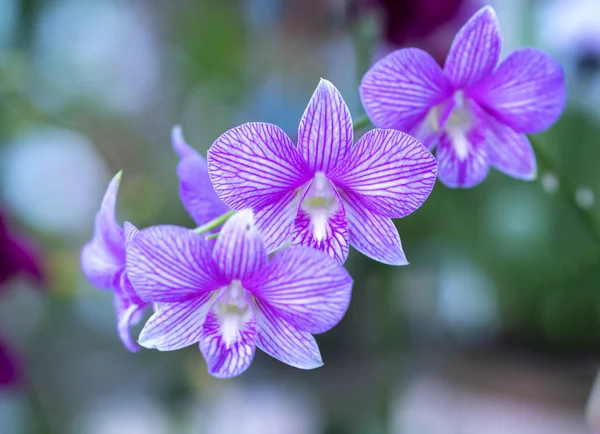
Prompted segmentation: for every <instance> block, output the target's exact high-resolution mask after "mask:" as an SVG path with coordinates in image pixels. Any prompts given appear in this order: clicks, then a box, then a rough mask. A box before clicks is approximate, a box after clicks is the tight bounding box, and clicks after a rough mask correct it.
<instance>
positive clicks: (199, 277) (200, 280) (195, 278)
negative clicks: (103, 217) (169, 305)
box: [127, 225, 227, 302]
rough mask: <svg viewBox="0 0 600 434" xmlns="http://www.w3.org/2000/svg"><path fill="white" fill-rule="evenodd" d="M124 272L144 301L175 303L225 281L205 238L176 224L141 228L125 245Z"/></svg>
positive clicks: (209, 289)
mask: <svg viewBox="0 0 600 434" xmlns="http://www.w3.org/2000/svg"><path fill="white" fill-rule="evenodd" d="M127 275H128V276H129V279H130V280H131V283H132V284H133V287H134V288H135V291H136V292H137V294H138V295H139V296H140V297H141V298H142V299H144V300H146V301H152V302H178V301H183V300H186V299H190V298H194V297H198V296H200V295H202V294H203V293H205V292H207V291H213V290H216V289H218V288H220V287H221V286H224V285H226V284H227V282H225V281H224V280H223V277H222V276H221V274H220V273H219V270H218V267H217V265H216V264H215V262H214V260H213V258H212V255H211V251H210V249H209V248H208V245H207V243H206V241H205V240H204V237H203V236H201V235H198V234H196V233H194V232H193V231H191V230H189V229H186V228H182V227H178V226H167V225H164V226H153V227H150V228H147V229H143V230H141V231H140V232H139V233H138V234H137V235H136V236H135V237H134V238H133V239H132V240H131V242H130V244H129V246H128V247H127Z"/></svg>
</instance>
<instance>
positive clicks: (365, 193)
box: [208, 80, 437, 265]
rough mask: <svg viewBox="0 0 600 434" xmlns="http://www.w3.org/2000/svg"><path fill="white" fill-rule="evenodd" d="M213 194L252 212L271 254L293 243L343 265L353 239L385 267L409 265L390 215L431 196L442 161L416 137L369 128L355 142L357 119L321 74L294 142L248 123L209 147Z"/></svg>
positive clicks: (278, 132)
mask: <svg viewBox="0 0 600 434" xmlns="http://www.w3.org/2000/svg"><path fill="white" fill-rule="evenodd" d="M208 171H209V174H210V178H211V181H212V184H213V187H214V189H215V191H216V193H217V194H218V195H219V197H220V198H221V200H222V201H223V202H224V203H225V204H227V205H228V206H230V207H231V208H234V209H244V208H250V209H252V210H253V211H254V213H255V216H256V225H257V227H258V228H259V230H260V231H261V232H262V233H263V235H264V237H265V243H266V245H267V249H268V250H269V251H273V250H276V249H277V248H279V247H281V246H282V245H284V244H285V243H287V242H291V243H292V244H300V245H305V246H310V247H313V248H315V249H318V250H321V251H324V252H326V253H328V254H329V255H330V256H332V257H334V258H335V259H336V260H337V261H339V262H340V263H343V262H344V261H345V260H346V258H347V256H348V249H349V245H352V246H354V247H355V248H356V249H357V250H358V251H360V252H361V253H363V254H365V255H367V256H369V257H371V258H373V259H375V260H377V261H380V262H383V263H386V264H392V265H405V264H407V261H406V256H405V255H404V251H403V250H402V245H401V243H400V236H399V235H398V231H397V230H396V227H395V226H394V224H393V223H392V221H391V220H390V219H392V218H400V217H405V216H407V215H408V214H410V213H412V212H413V211H415V210H416V209H417V208H419V207H420V206H421V204H422V203H423V202H424V201H425V200H426V199H427V197H428V196H429V193H430V192H431V190H432V188H433V185H434V183H435V179H436V174H437V162H436V161H435V158H433V155H432V154H431V153H430V152H429V150H427V148H426V147H425V146H423V145H422V144H421V143H420V142H419V141H417V140H416V139H414V138H413V137H411V136H409V135H407V134H405V133H402V132H399V131H395V130H391V129H386V130H383V129H380V130H373V131H370V132H369V133H367V134H365V135H364V136H363V137H362V138H361V139H360V140H359V141H358V142H357V143H356V144H355V145H353V128H352V119H351V117H350V112H349V110H348V107H347V106H346V103H345V102H344V100H343V99H342V96H341V95H340V93H339V92H338V90H337V89H336V88H335V87H334V86H333V84H331V83H330V82H329V81H327V80H321V82H320V83H319V86H318V87H317V89H316V91H315V93H314V95H313V96H312V98H311V100H310V102H309V103H308V107H307V108H306V111H305V112H304V115H303V116H302V119H301V120H300V127H299V129H298V143H297V146H295V145H294V143H293V142H292V140H291V139H290V138H289V137H288V136H287V135H286V134H285V133H284V132H283V131H282V130H281V129H280V128H279V127H277V126H275V125H271V124H266V123H247V124H244V125H241V126H239V127H236V128H233V129H231V130H229V131H227V132H225V133H224V134H223V135H222V136H221V137H219V138H218V139H217V140H216V141H215V143H214V144H213V145H212V147H211V148H210V149H209V151H208Z"/></svg>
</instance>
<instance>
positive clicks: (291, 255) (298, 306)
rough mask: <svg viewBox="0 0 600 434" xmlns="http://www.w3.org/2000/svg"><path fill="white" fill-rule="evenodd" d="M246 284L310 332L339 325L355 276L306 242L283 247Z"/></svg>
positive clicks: (291, 320)
mask: <svg viewBox="0 0 600 434" xmlns="http://www.w3.org/2000/svg"><path fill="white" fill-rule="evenodd" d="M243 284H244V288H246V289H247V290H248V291H250V292H251V293H252V294H253V295H254V296H255V297H256V298H257V299H258V300H260V301H261V302H263V303H266V304H267V305H268V306H269V307H270V308H272V309H273V314H276V315H278V316H279V317H280V318H282V319H284V320H285V321H287V322H288V323H290V325H292V326H293V327H295V328H297V329H298V330H302V331H307V332H309V333H323V332H326V331H327V330H329V329H331V328H332V327H333V326H335V325H336V324H337V323H338V322H339V321H340V320H341V319H342V317H343V316H344V314H345V313H346V310H347V309H348V305H349V304H350V296H351V293H352V278H351V277H350V275H349V274H348V272H347V271H346V270H345V269H344V267H342V266H341V265H340V264H338V263H337V262H336V261H335V260H334V259H333V258H331V257H329V256H328V255H326V254H324V253H323V252H319V251H317V250H314V249H311V248H308V247H302V246H291V247H288V248H286V249H283V250H282V251H281V252H279V253H277V254H276V255H275V256H274V257H273V259H272V260H271V262H269V264H267V266H266V267H264V268H263V269H262V270H261V271H260V272H258V273H256V274H255V275H254V276H253V277H252V278H250V279H248V280H246V281H244V282H243Z"/></svg>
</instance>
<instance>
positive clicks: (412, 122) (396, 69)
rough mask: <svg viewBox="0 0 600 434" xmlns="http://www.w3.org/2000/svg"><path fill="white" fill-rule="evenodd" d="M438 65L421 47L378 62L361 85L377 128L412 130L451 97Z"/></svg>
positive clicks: (368, 112) (370, 115)
mask: <svg viewBox="0 0 600 434" xmlns="http://www.w3.org/2000/svg"><path fill="white" fill-rule="evenodd" d="M452 91H453V89H452V86H451V85H450V83H449V81H448V79H447V78H446V77H445V76H444V74H443V72H442V69H441V68H440V66H439V65H438V64H437V62H436V61H435V60H434V59H433V58H432V57H431V56H430V55H429V54H428V53H426V52H425V51H423V50H421V49H419V48H403V49H400V50H396V51H394V52H392V53H391V54H388V55H387V56H386V57H384V58H383V59H381V60H379V61H378V62H377V63H375V65H373V66H372V67H371V69H369V71H367V73H366V74H365V75H364V77H363V79H362V82H361V85H360V97H361V100H362V103H363V107H364V108H365V111H366V113H367V116H369V119H370V120H371V122H373V125H375V126H376V127H377V128H393V129H396V130H401V131H409V130H413V129H414V128H415V127H416V126H417V125H418V124H420V123H422V122H423V121H424V119H425V118H426V117H427V114H428V113H429V111H430V110H431V109H432V108H433V107H434V106H436V105H437V104H440V103H441V102H442V101H444V100H445V99H447V98H449V97H450V96H451V95H452Z"/></svg>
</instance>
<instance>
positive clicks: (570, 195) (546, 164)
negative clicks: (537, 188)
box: [528, 136, 600, 247]
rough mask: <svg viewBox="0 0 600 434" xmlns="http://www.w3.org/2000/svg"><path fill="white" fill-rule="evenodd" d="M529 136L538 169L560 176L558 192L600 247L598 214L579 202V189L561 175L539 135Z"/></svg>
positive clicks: (544, 172)
mask: <svg viewBox="0 0 600 434" xmlns="http://www.w3.org/2000/svg"><path fill="white" fill-rule="evenodd" d="M528 137H529V142H530V143H531V146H532V147H533V150H534V152H535V155H536V158H537V162H538V171H539V172H541V173H542V174H549V175H554V176H556V178H558V190H557V191H558V193H559V194H560V195H561V196H562V197H563V199H564V200H565V201H566V202H567V203H568V204H569V205H570V206H571V208H573V210H574V211H575V213H576V214H577V216H578V217H579V219H580V220H581V222H582V223H583V224H584V225H585V226H586V227H587V229H588V232H589V234H590V236H591V237H592V239H593V240H594V242H595V243H596V244H597V245H598V246H599V247H600V226H599V224H598V218H597V215H596V214H595V213H594V212H593V211H592V210H591V209H588V208H584V207H582V206H580V205H579V204H578V203H577V200H576V194H577V189H576V188H575V186H574V185H573V184H572V183H571V182H569V180H568V178H566V177H564V176H561V175H560V171H559V170H558V168H557V166H556V164H555V163H554V160H553V159H552V157H551V156H550V155H549V154H548V153H547V152H546V150H545V149H544V147H543V146H541V144H540V142H539V140H538V139H537V137H534V136H528Z"/></svg>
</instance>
